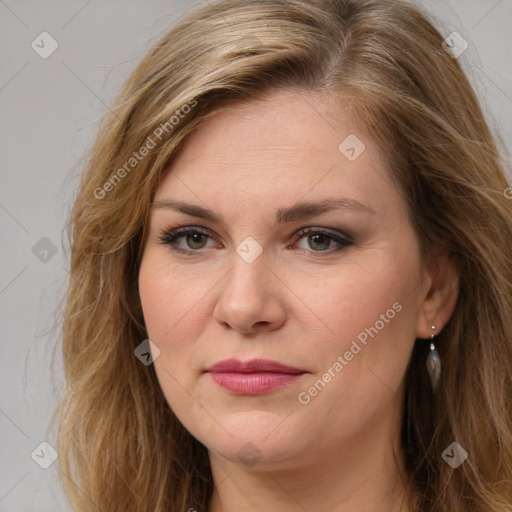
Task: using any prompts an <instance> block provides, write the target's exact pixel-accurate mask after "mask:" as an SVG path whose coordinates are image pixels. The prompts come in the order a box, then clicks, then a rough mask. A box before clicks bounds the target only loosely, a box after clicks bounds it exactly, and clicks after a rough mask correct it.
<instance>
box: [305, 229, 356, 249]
mask: <svg viewBox="0 0 512 512" xmlns="http://www.w3.org/2000/svg"><path fill="white" fill-rule="evenodd" d="M296 237H297V241H298V242H300V241H302V240H306V243H307V245H308V248H309V249H313V252H315V253H322V252H325V253H328V254H332V253H333V252H338V251H341V250H342V249H344V248H345V247H348V246H350V245H352V244H353V241H352V239H351V238H350V237H349V236H348V235H344V234H342V233H339V232H337V231H331V230H326V229H319V228H304V229H301V230H300V231H299V232H298V233H297V234H296ZM333 244H337V245H335V246H334V248H333V247H332V246H333ZM329 249H330V250H329Z"/></svg>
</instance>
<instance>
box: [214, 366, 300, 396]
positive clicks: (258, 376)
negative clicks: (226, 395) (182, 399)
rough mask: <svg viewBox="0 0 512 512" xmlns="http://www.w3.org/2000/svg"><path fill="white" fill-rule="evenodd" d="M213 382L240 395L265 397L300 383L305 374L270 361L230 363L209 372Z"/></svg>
mask: <svg viewBox="0 0 512 512" xmlns="http://www.w3.org/2000/svg"><path fill="white" fill-rule="evenodd" d="M206 372H207V373H209V375H210V377H211V379H212V380H213V381H214V382H215V383H217V384H218V385H219V386H221V387H222V388H224V389H227V390H228V391H231V392H232V393H235V394H237V395H262V394H264V393H268V392H270V391H274V390H276V389H278V388H280V387H284V386H288V385H289V384H292V383H294V382H295V381H296V380H298V379H299V378H300V377H301V375H304V374H305V373H307V372H305V371H303V370H300V369H299V368H294V367H293V366H288V365H284V364H282V363H278V362H277V361H271V360H269V359H253V360H251V361H247V362H245V363H243V362H242V361H239V360H237V359H226V360H224V361H220V362H218V363H216V364H214V365H213V366H210V367H209V368H207V369H206Z"/></svg>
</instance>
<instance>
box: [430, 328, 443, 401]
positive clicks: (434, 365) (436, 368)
mask: <svg viewBox="0 0 512 512" xmlns="http://www.w3.org/2000/svg"><path fill="white" fill-rule="evenodd" d="M435 330H436V326H435V325H433V326H432V334H431V336H430V352H429V354H428V356H427V370H428V374H429V376H430V383H431V384H432V391H433V392H434V393H435V392H436V391H437V388H438V386H439V379H440V378H441V359H440V358H439V354H438V352H437V350H436V346H435V345H434V332H435Z"/></svg>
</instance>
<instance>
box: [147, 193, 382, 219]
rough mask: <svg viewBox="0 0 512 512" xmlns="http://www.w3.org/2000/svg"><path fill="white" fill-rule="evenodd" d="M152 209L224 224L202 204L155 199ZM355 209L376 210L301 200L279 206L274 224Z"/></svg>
mask: <svg viewBox="0 0 512 512" xmlns="http://www.w3.org/2000/svg"><path fill="white" fill-rule="evenodd" d="M151 208H152V209H160V208H168V209H171V210H176V211H178V212H181V213H184V214H186V215H190V216H192V217H198V218H200V219H207V220H211V221H214V222H217V223H219V224H222V225H223V226H226V222H225V221H224V219H223V218H222V217H221V216H219V215H217V214H216V213H215V212H213V211H212V210H210V209H208V208H203V207H202V206H199V205H195V204H190V203H185V202H183V201H177V200H174V199H164V200H162V201H157V202H155V203H153V204H152V205H151ZM339 209H341V210H355V211H359V212H363V213H369V214H372V215H375V214H376V212H375V210H373V209H372V208H370V207H369V206H366V205H364V204H363V203H360V202H359V201H356V200H355V199H348V198H345V197H341V198H336V199H326V200H325V201H319V202H302V203H297V204H295V205H293V206H289V207H287V208H279V209H278V210H277V212H276V218H275V224H274V226H276V225H277V224H282V223H286V222H293V221H297V220H302V219H308V218H312V217H315V216H317V215H320V214H322V213H325V212H329V211H332V210H339Z"/></svg>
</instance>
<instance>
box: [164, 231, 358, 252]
mask: <svg viewBox="0 0 512 512" xmlns="http://www.w3.org/2000/svg"><path fill="white" fill-rule="evenodd" d="M189 234H201V235H203V236H206V237H209V238H212V239H213V238H214V237H213V236H212V234H211V233H210V232H208V231H206V230H205V229H203V228H198V227H181V228H176V229H167V230H164V231H163V232H162V233H161V234H160V235H159V237H158V243H159V244H162V245H167V246H171V250H172V251H174V252H178V253H181V254H188V255H198V254H200V253H201V252H202V250H201V249H198V250H195V251H194V250H187V249H180V248H178V247H176V242H177V240H179V239H180V238H182V237H184V236H186V235H189ZM305 235H324V236H326V237H327V238H328V239H329V240H332V241H334V242H337V243H338V244H339V246H338V247H336V248H334V250H328V249H326V250H323V251H313V250H312V251H308V252H310V254H311V257H313V258H317V257H321V258H322V257H326V256H328V255H331V254H333V253H335V252H339V251H342V250H343V249H345V248H346V247H349V246H351V245H352V244H353V241H352V239H351V237H349V236H348V235H345V234H339V233H337V232H332V231H331V230H326V229H325V228H302V229H300V230H299V231H298V232H297V233H295V235H294V238H295V241H294V243H298V242H299V241H300V240H302V238H304V236H305ZM304 250H305V249H304ZM317 254H318V256H317ZM324 254H325V255H326V256H324ZM313 255H315V256H313Z"/></svg>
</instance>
